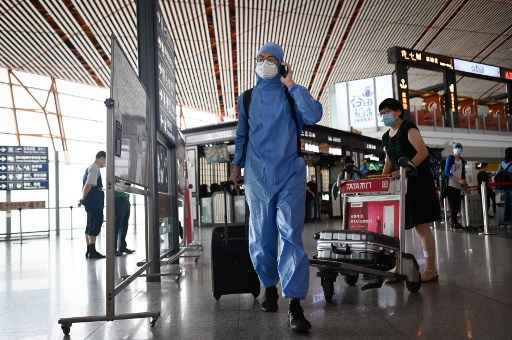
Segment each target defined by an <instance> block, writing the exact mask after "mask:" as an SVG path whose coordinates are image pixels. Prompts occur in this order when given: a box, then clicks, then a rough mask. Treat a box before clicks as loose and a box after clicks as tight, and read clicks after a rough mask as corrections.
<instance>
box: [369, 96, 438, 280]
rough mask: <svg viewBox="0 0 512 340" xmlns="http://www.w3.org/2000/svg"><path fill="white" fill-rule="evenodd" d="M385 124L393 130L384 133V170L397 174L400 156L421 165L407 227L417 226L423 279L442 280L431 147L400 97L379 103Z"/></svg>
mask: <svg viewBox="0 0 512 340" xmlns="http://www.w3.org/2000/svg"><path fill="white" fill-rule="evenodd" d="M379 111H380V115H381V118H382V120H383V122H384V125H386V126H387V127H389V130H388V131H387V132H386V133H385V134H384V135H383V136H382V142H383V145H384V148H385V150H386V162H385V165H384V170H383V174H385V175H390V174H393V175H397V174H398V168H399V166H398V160H399V159H400V158H401V157H406V158H407V159H408V160H409V161H410V163H412V165H413V166H415V167H416V168H417V175H414V176H410V177H409V179H408V182H407V194H406V196H405V229H411V228H416V232H417V233H418V235H419V237H420V239H421V244H422V246H423V254H424V256H425V258H426V262H427V264H426V268H425V270H424V271H423V272H422V274H421V279H422V281H423V282H433V281H437V280H438V274H437V268H436V246H435V241H434V237H433V235H432V231H431V230H430V224H431V223H432V222H434V221H437V220H439V219H440V215H441V209H440V205H439V199H438V196H437V193H436V191H435V186H434V176H433V174H432V170H431V168H430V162H429V153H428V149H427V147H426V145H425V142H424V141H423V138H422V137H421V135H420V132H419V130H418V128H417V127H416V125H415V124H413V123H411V122H409V121H407V120H404V119H403V110H402V106H401V104H400V102H399V101H398V100H396V99H392V98H388V99H385V100H384V101H383V102H382V103H380V105H379Z"/></svg>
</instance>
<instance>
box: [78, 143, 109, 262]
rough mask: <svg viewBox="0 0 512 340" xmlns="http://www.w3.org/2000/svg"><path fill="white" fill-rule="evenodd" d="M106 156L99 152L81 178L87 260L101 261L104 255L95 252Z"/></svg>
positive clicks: (103, 194) (103, 200)
mask: <svg viewBox="0 0 512 340" xmlns="http://www.w3.org/2000/svg"><path fill="white" fill-rule="evenodd" d="M106 158H107V154H106V153H105V151H100V152H98V153H97V154H96V160H95V161H94V163H92V164H91V166H89V167H88V168H87V169H86V170H85V174H84V177H83V189H82V199H81V200H80V204H81V205H83V206H84V207H85V211H86V212H87V227H86V228H85V240H86V242H87V252H86V253H85V257H86V258H88V259H102V258H105V255H103V254H100V253H99V252H98V251H96V236H98V235H99V233H100V231H101V226H102V224H103V206H104V205H105V193H104V192H103V183H102V181H101V172H100V169H101V168H104V167H105V164H106V162H107V159H106Z"/></svg>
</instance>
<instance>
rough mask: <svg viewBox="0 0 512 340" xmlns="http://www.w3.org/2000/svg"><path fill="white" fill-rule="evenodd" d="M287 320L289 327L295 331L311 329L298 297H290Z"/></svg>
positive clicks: (304, 331)
mask: <svg viewBox="0 0 512 340" xmlns="http://www.w3.org/2000/svg"><path fill="white" fill-rule="evenodd" d="M288 322H289V326H290V329H291V330H292V331H294V332H296V333H307V332H309V330H310V329H311V323H309V321H308V320H307V319H306V317H305V316H304V310H303V309H302V307H301V306H300V301H299V300H298V299H292V300H291V301H290V309H289V311H288Z"/></svg>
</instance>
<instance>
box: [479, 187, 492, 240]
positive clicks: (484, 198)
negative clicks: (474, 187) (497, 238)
mask: <svg viewBox="0 0 512 340" xmlns="http://www.w3.org/2000/svg"><path fill="white" fill-rule="evenodd" d="M480 193H481V199H482V217H483V218H484V232H483V233H481V234H480V235H493V234H494V233H490V232H489V219H488V217H487V185H486V183H485V182H482V184H480Z"/></svg>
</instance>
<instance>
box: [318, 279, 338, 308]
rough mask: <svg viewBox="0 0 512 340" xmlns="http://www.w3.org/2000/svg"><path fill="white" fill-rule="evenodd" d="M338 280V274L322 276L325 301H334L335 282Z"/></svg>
mask: <svg viewBox="0 0 512 340" xmlns="http://www.w3.org/2000/svg"><path fill="white" fill-rule="evenodd" d="M335 281H336V276H334V277H331V276H323V277H322V278H321V283H322V288H323V291H324V298H325V302H327V303H333V300H332V297H333V296H334V282H335Z"/></svg>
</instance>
